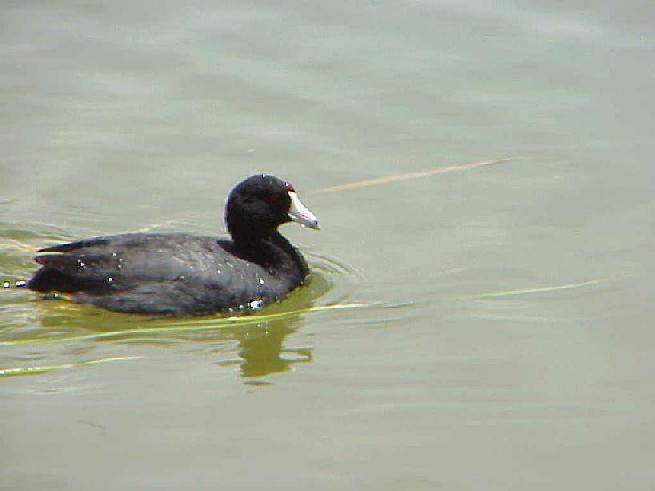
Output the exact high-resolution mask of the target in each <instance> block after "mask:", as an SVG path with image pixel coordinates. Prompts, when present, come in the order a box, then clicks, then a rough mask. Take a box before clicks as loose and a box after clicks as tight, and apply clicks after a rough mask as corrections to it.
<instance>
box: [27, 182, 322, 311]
mask: <svg viewBox="0 0 655 491" xmlns="http://www.w3.org/2000/svg"><path fill="white" fill-rule="evenodd" d="M225 220H226V223H227V226H228V231H229V232H230V234H231V236H232V239H231V240H229V239H217V238H214V237H198V236H193V235H189V234H182V233H174V234H164V233H134V234H124V235H115V236H106V237H96V238H92V239H85V240H80V241H76V242H71V243H68V244H61V245H57V246H54V247H47V248H44V249H41V250H39V251H38V252H39V253H40V254H39V255H37V256H36V258H35V261H36V262H37V263H38V264H40V265H41V268H40V269H39V270H38V271H37V272H36V273H35V274H34V276H33V277H32V279H31V280H30V281H29V282H28V283H27V287H28V288H30V289H32V290H35V291H39V292H49V291H55V292H61V293H66V294H69V295H70V296H71V299H72V300H73V301H74V302H76V303H88V304H93V305H97V306H99V307H103V308H106V309H108V310H113V311H117V312H130V313H144V314H163V315H203V314H211V313H216V312H232V311H247V310H251V309H257V308H260V307H261V306H262V305H266V304H269V303H271V302H275V301H278V300H280V299H282V298H283V297H284V296H286V295H287V294H288V293H289V292H290V291H291V290H293V289H294V288H296V287H298V286H300V285H302V284H303V283H305V281H306V280H307V277H308V274H309V269H308V267H307V263H306V262H305V260H304V258H303V256H302V254H301V253H300V252H299V251H298V250H297V249H296V248H294V247H293V246H292V245H291V244H290V243H289V241H288V240H287V239H285V238H284V237H283V236H282V235H281V234H280V233H279V232H278V231H277V227H278V226H279V225H281V224H283V223H286V222H289V221H292V220H293V221H296V222H299V223H301V224H303V225H305V226H308V227H312V228H318V222H317V220H316V217H314V215H312V214H311V212H309V210H307V209H306V208H305V207H304V206H303V205H302V203H300V201H299V200H298V197H297V196H296V193H295V191H294V189H293V187H292V186H291V185H290V184H289V183H287V182H285V181H282V180H280V179H278V178H276V177H273V176H267V175H257V176H252V177H250V178H248V179H246V180H245V181H243V182H241V183H240V184H238V185H237V186H236V187H235V188H234V189H233V190H232V192H231V193H230V195H229V197H228V201H227V204H226V212H225Z"/></svg>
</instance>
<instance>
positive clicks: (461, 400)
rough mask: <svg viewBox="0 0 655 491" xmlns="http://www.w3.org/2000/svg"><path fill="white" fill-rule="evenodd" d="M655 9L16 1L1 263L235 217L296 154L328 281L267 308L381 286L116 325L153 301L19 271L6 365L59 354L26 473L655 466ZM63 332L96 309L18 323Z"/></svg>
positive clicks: (2, 75) (353, 483)
mask: <svg viewBox="0 0 655 491" xmlns="http://www.w3.org/2000/svg"><path fill="white" fill-rule="evenodd" d="M653 19H655V7H654V4H653V3H652V2H638V1H631V2H615V1H597V2H578V1H571V2H565V3H553V2H540V1H526V2H510V1H494V2H491V1H482V0H480V1H449V0H445V1H402V2H401V1H398V2H392V1H362V2H354V1H332V2H301V1H298V2H293V1H281V2H256V1H245V2H243V1H238V2H237V1H230V0H226V1H220V2H209V1H191V2H153V1H130V2H127V1H121V0H119V1H114V2H95V3H93V2H75V1H68V0H63V1H58V2H37V1H25V2H23V1H20V2H19V1H4V2H2V4H1V5H0V54H1V56H0V107H1V108H2V109H1V111H0V125H1V131H0V148H2V155H1V156H0V277H1V278H0V279H3V280H7V281H12V282H13V281H16V280H21V279H26V278H28V277H29V274H30V273H31V272H32V271H33V270H34V265H33V263H32V262H31V257H32V255H33V253H34V250H36V249H37V248H39V247H43V246H44V245H48V244H52V243H57V242H60V241H65V240H69V239H75V238H81V237H88V236H94V235H99V234H107V233H119V232H126V231H134V230H184V231H188V232H192V233H200V234H207V233H210V234H213V233H217V232H220V233H223V225H222V206H223V202H224V199H225V195H226V193H227V192H228V191H229V189H230V188H231V187H232V185H233V184H234V183H236V182H237V181H238V180H239V179H241V178H242V177H244V176H246V175H249V174H251V173H254V172H269V173H273V174H276V175H279V176H282V177H284V178H286V179H289V180H290V181H291V182H293V183H294V185H295V187H296V189H297V190H298V191H299V194H300V195H301V196H302V197H303V200H304V202H305V204H306V205H307V206H308V207H309V208H311V209H312V210H313V211H314V212H315V213H316V214H317V215H318V217H319V218H320V220H321V225H322V230H321V231H320V232H319V233H312V232H309V231H305V230H302V229H300V228H297V227H292V226H287V227H285V228H284V233H285V235H287V237H289V238H290V239H291V240H292V241H293V242H294V243H295V244H296V245H298V246H299V247H300V248H301V249H302V250H303V251H304V252H305V253H306V255H307V257H308V260H309V262H310V264H311V265H312V267H313V269H314V271H315V281H314V282H313V283H312V286H311V287H310V288H308V289H305V290H304V291H302V292H299V293H297V294H294V295H293V296H292V298H290V299H289V300H287V301H285V302H283V303H282V304H281V305H279V306H276V307H274V308H273V310H271V311H270V312H273V313H280V312H289V311H291V310H295V309H299V308H304V307H307V306H311V305H313V306H323V305H330V304H335V303H338V304H351V303H361V304H366V305H368V307H363V308H350V309H342V310H326V311H319V312H313V313H304V314H298V315H295V316H286V317H282V318H281V320H280V319H278V320H274V321H263V322H261V323H258V324H254V325H248V326H231V327H226V328H224V329H223V328H221V329H211V330H208V331H201V332H190V333H180V332H172V333H171V334H157V335H152V336H151V335H148V334H144V333H141V334H133V335H128V336H125V337H123V338H111V339H105V340H98V339H95V338H88V337H87V338H84V336H88V335H94V334H98V333H102V332H116V331H120V330H121V329H125V330H130V329H140V328H147V327H148V326H149V325H150V324H148V322H146V321H145V320H143V319H141V318H139V317H136V318H134V317H133V316H127V317H125V316H117V315H113V314H109V313H104V312H101V311H99V310H95V309H91V308H85V307H74V306H73V307H71V306H69V305H68V304H66V303H64V302H56V301H55V302H48V301H43V300H40V299H39V298H38V297H36V296H35V295H33V294H31V293H29V292H26V291H23V290H14V289H7V290H0V341H1V342H5V344H4V345H2V346H0V369H5V370H6V369H11V368H29V367H32V368H34V367H59V369H57V370H54V371H50V372H47V373H38V374H34V375H32V376H11V377H10V376H3V377H0V397H1V399H2V403H1V404H0V446H1V447H2V449H3V451H2V459H1V460H2V462H1V464H0V488H1V489H7V490H32V489H34V490H36V489H38V490H50V489H53V490H55V489H56V490H60V489H84V490H95V489H98V490H100V489H171V490H179V489H203V490H204V489H230V490H241V489H244V490H245V489H265V488H270V489H281V488H284V489H319V490H321V489H326V490H327V489H340V490H349V489H352V490H399V489H412V490H423V489H425V490H434V489H445V490H483V489H484V490H507V489H526V490H548V491H551V490H554V489H576V490H582V489H584V490H587V489H588V490H592V489H593V490H616V489H626V490H627V489H630V490H642V489H643V490H651V489H653V483H654V482H655V470H654V469H655V466H653V462H654V461H655V443H654V437H655V421H654V419H653V414H654V409H655V388H654V385H653V382H652V380H653V373H654V371H655V356H654V355H655V348H653V345H654V341H655V334H654V331H653V325H652V324H653V322H652V321H653V319H654V318H655V307H654V306H653V301H652V299H653V294H654V288H653V286H652V282H651V281H650V279H649V278H650V277H651V274H652V273H653V269H654V267H653V265H654V264H655V262H654V259H655V257H654V256H655V253H654V248H653V238H654V237H653V221H654V220H653V217H654V216H655V199H654V198H653V191H652V190H653V182H654V178H655V170H654V167H653V164H652V162H651V159H652V155H653V150H654V144H653V128H654V125H653V122H654V121H653V119H654V116H653V115H654V114H655V107H654V106H655V104H654V97H653V86H654V82H655V58H654V49H655V37H654V30H655V29H654V26H655V23H654V22H653ZM499 157H514V160H512V161H511V162H508V163H505V164H502V165H497V166H490V167H483V168H479V169H472V170H468V171H465V172H457V173H449V174H443V175H437V176H434V177H428V178H420V179H415V180H408V181H403V182H395V183H389V184H384V185H379V186H371V187H367V188H360V189H354V190H350V191H341V192H335V193H329V194H328V193H325V194H316V193H312V191H315V190H318V189H321V188H325V187H328V186H333V185H340V184H345V183H349V182H353V181H358V180H362V179H369V178H373V177H379V176H388V175H397V174H402V173H406V172H414V171H421V170H425V169H432V168H437V167H442V166H451V165H459V164H464V163H468V162H474V161H480V160H487V159H493V158H499ZM157 325H158V326H161V324H157ZM164 325H166V323H164ZM48 336H59V337H63V338H67V337H68V338H73V339H70V340H69V341H62V342H53V343H46V344H30V343H27V344H25V345H13V344H10V342H11V341H13V340H16V339H40V338H44V337H48ZM80 336H82V337H81V338H80ZM126 357H139V358H134V359H124V358H126ZM114 358H118V359H116V360H114V361H106V362H104V363H101V364H96V365H83V364H81V362H86V361H92V360H102V359H114ZM6 373H9V372H6ZM19 373H24V372H19Z"/></svg>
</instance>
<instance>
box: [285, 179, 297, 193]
mask: <svg viewBox="0 0 655 491" xmlns="http://www.w3.org/2000/svg"><path fill="white" fill-rule="evenodd" d="M284 189H286V190H287V192H288V193H295V192H296V190H295V189H293V186H292V185H291V183H290V182H287V181H285V182H284Z"/></svg>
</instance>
